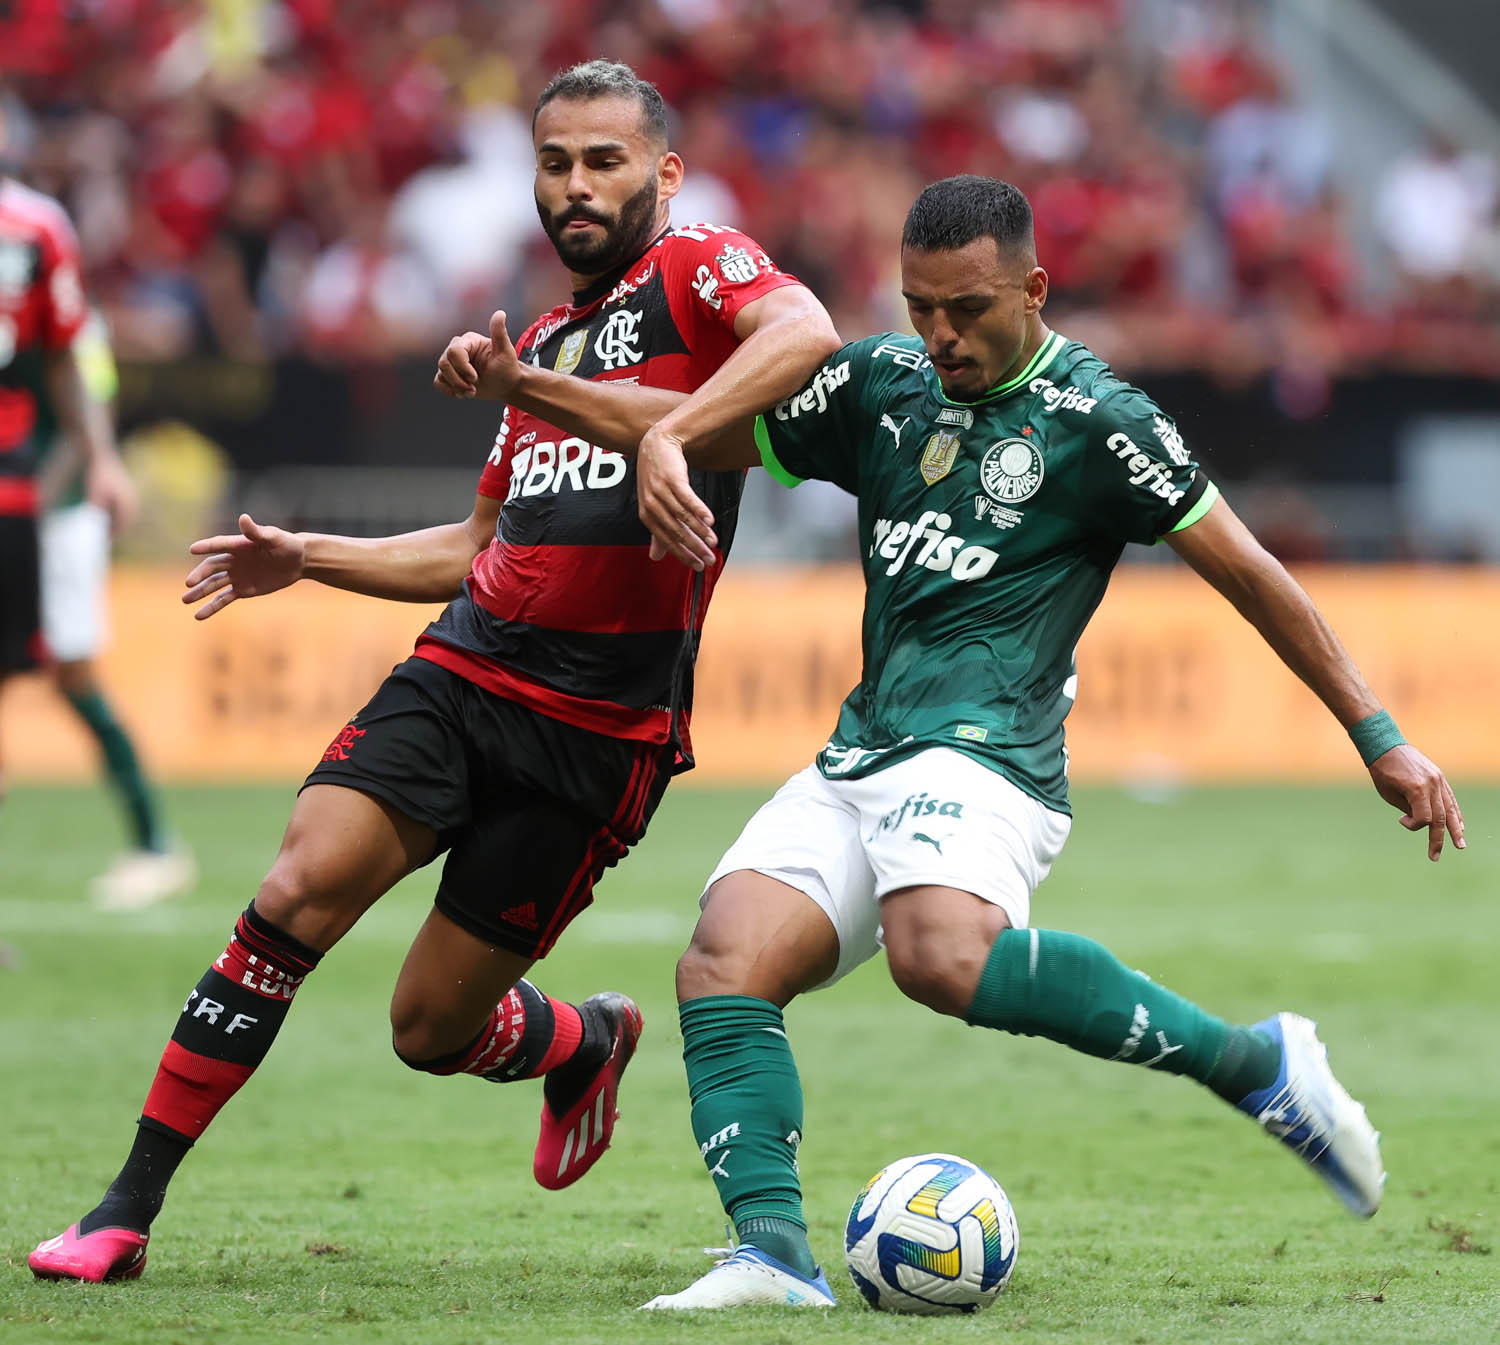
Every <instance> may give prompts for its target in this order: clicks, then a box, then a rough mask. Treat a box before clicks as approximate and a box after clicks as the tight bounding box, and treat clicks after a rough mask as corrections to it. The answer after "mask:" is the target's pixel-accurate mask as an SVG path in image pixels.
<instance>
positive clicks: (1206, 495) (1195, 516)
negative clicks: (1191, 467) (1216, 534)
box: [1167, 474, 1219, 533]
mask: <svg viewBox="0 0 1500 1345" xmlns="http://www.w3.org/2000/svg"><path fill="white" fill-rule="evenodd" d="M1198 480H1199V481H1201V482H1202V483H1203V486H1202V489H1201V490H1200V491H1199V492H1197V495H1198V498H1197V499H1196V500H1195V499H1193V498H1192V494H1193V492H1189V496H1188V508H1187V512H1186V513H1185V514H1183V516H1182V517H1181V518H1179V519H1178V520H1177V522H1175V523H1174V524H1172V526H1171V527H1170V528H1168V529H1167V532H1168V533H1173V532H1181V531H1182V530H1183V529H1184V528H1191V527H1192V526H1193V524H1194V523H1196V522H1197V521H1198V520H1199V519H1200V518H1202V517H1203V515H1204V514H1206V513H1208V511H1209V510H1210V509H1212V508H1213V507H1214V501H1215V500H1217V499H1218V498H1219V488H1218V487H1217V486H1216V485H1214V483H1213V482H1212V481H1210V480H1209V479H1208V478H1207V477H1206V476H1202V475H1201V474H1200V475H1199V477H1198Z"/></svg>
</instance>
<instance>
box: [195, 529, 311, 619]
mask: <svg viewBox="0 0 1500 1345" xmlns="http://www.w3.org/2000/svg"><path fill="white" fill-rule="evenodd" d="M188 550H189V551H190V552H192V554H193V555H195V556H202V557H203V559H202V560H200V561H199V562H198V564H196V565H195V566H193V568H192V569H191V570H189V571H188V576H187V578H186V579H185V580H184V581H183V582H184V583H185V584H186V585H187V586H188V587H187V592H186V593H184V594H183V595H182V600H183V602H185V603H187V604H188V605H189V606H191V605H192V604H193V603H195V602H199V603H202V606H201V607H199V608H198V610H197V611H196V612H194V613H193V616H194V618H195V619H196V620H198V621H206V620H207V619H208V618H209V617H211V616H212V615H213V614H214V613H215V612H220V611H223V609H224V608H226V607H228V606H229V604H230V603H232V602H233V601H234V600H235V599H236V598H258V597H260V596H261V595H262V594H266V593H275V592H276V590H277V589H279V588H285V587H286V586H287V585H288V584H295V583H296V582H297V580H299V579H301V578H302V572H303V563H304V560H305V554H306V552H305V547H304V545H303V541H302V538H301V537H300V536H299V535H298V534H297V533H295V532H286V531H284V530H283V529H281V528H271V527H263V526H262V525H261V524H259V523H257V522H256V521H255V520H254V519H253V518H251V517H250V515H249V514H241V515H240V531H239V535H238V536H236V535H233V534H231V535H229V536H227V537H205V538H203V539H202V540H201V541H197V542H194V543H193V544H192V546H190V547H188ZM205 598H207V599H208V601H207V602H203V599H205Z"/></svg>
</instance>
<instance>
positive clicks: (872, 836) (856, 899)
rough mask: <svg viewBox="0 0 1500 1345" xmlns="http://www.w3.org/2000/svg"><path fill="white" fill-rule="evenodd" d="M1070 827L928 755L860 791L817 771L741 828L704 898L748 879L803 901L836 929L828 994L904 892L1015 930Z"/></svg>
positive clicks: (871, 951)
mask: <svg viewBox="0 0 1500 1345" xmlns="http://www.w3.org/2000/svg"><path fill="white" fill-rule="evenodd" d="M1072 825H1073V819H1072V818H1070V817H1068V816H1067V815H1066V814H1065V813H1059V812H1054V811H1053V810H1052V809H1050V808H1048V807H1047V806H1046V805H1045V804H1042V803H1040V802H1038V801H1037V800H1036V799H1034V798H1032V797H1031V795H1030V794H1027V793H1025V792H1024V791H1023V790H1021V789H1018V788H1017V787H1016V786H1015V785H1013V784H1011V782H1010V781H1009V780H1007V779H1006V778H1005V777H1004V776H1003V775H1000V774H997V773H996V772H995V771H992V770H990V769H989V768H988V767H986V766H982V765H980V763H979V762H978V761H976V760H975V759H974V758H973V757H970V756H966V755H964V753H962V752H956V751H954V750H953V749H952V748H948V747H934V748H929V749H928V750H927V751H925V752H919V753H917V754H916V755H915V756H911V757H907V758H906V759H905V760H903V761H898V762H896V763H895V764H893V765H890V766H887V767H886V768H885V769H884V770H880V771H876V772H875V773H874V774H872V775H867V776H864V777H863V778H861V779H858V780H827V779H825V778H824V777H823V775H822V773H821V772H820V771H819V770H818V768H817V767H816V766H809V767H807V768H806V769H805V770H802V771H799V772H798V773H797V774H796V775H794V776H792V778H791V779H790V780H788V781H787V782H786V784H784V785H782V787H781V788H780V789H778V790H777V791H776V793H775V795H774V796H773V797H772V798H771V799H770V800H769V801H768V802H767V803H765V804H764V805H763V806H762V807H761V809H760V810H759V811H758V812H757V813H756V814H755V816H754V817H752V818H751V819H750V820H749V821H748V822H747V823H746V824H745V829H744V831H742V832H741V833H740V836H739V839H738V840H737V841H735V843H734V844H733V845H731V846H730V847H729V849H728V850H727V851H726V852H725V854H724V858H723V859H721V860H720V861H719V865H718V867H717V868H716V869H715V870H714V871H713V875H712V876H711V877H710V878H709V880H708V883H707V884H706V886H705V887H704V891H703V895H702V897H700V898H699V903H698V904H699V906H700V907H701V906H703V905H706V904H707V901H708V889H709V888H711V887H712V886H713V885H714V884H715V883H716V882H718V881H719V879H720V878H723V877H724V876H725V875H726V874H730V873H734V872H735V871H736V870H739V869H753V870H755V871H756V872H757V873H764V874H766V875H767V876H768V877H771V878H776V879H778V880H780V881H781V882H783V883H786V884H787V885H788V886H790V887H795V888H796V889H797V890H798V891H799V892H805V893H806V894H807V895H808V896H809V897H810V898H812V900H813V901H815V902H816V903H817V904H818V906H819V907H821V908H822V910H823V912H824V913H825V914H826V915H827V916H828V918H829V920H831V921H832V922H833V927H834V929H835V931H837V933H838V939H839V961H838V968H837V970H835V972H834V974H833V975H832V976H831V977H830V978H829V979H828V980H827V981H826V982H824V984H825V985H832V984H833V982H834V981H837V980H838V979H839V978H840V977H843V976H847V975H848V974H849V973H850V972H851V971H853V970H854V968H855V967H857V966H859V965H860V963H862V962H866V961H868V960H869V959H870V958H871V957H873V956H874V955H875V953H876V952H877V951H878V950H879V948H880V943H881V932H880V899H881V898H882V897H883V896H885V895H887V894H888V893H890V892H895V891H899V890H900V889H901V888H904V887H916V886H923V885H929V884H930V885H934V886H941V887H955V888H958V889H959V890H960V891H963V892H972V893H973V894H974V895H975V896H977V897H981V898H982V899H983V900H985V901H988V902H993V903H994V904H995V905H996V906H999V907H1000V908H1001V909H1002V910H1003V911H1004V912H1005V913H1006V915H1007V916H1008V917H1009V918H1010V923H1011V925H1012V926H1013V927H1014V928H1016V929H1025V928H1026V926H1027V924H1028V923H1029V921H1030V919H1031V894H1032V893H1033V892H1034V891H1035V890H1036V888H1037V885H1038V884H1039V883H1040V882H1041V881H1042V879H1043V878H1045V877H1046V876H1047V874H1048V873H1049V872H1050V871H1051V868H1052V864H1053V862H1054V861H1055V860H1056V859H1057V856H1058V855H1059V854H1060V853H1061V852H1062V848H1063V844H1064V842H1065V841H1066V840H1067V839H1068V832H1069V830H1070V828H1071V827H1072Z"/></svg>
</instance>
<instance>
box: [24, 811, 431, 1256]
mask: <svg viewBox="0 0 1500 1345" xmlns="http://www.w3.org/2000/svg"><path fill="white" fill-rule="evenodd" d="M435 845H436V837H435V835H434V833H433V832H432V830H431V829H430V828H428V827H425V826H423V825H422V824H420V823H418V822H414V821H412V820H411V819H410V818H408V817H405V816H403V815H402V814H401V813H399V812H397V811H396V810H395V809H394V808H392V807H390V806H389V805H388V804H385V803H382V802H380V801H379V800H377V799H374V798H372V797H370V796H369V795H367V794H363V793H360V792H359V791H357V790H352V789H345V788H342V787H339V786H336V785H312V786H309V787H308V788H306V789H304V790H303V791H302V793H301V794H300V795H299V796H298V798H297V802H296V805H295V806H294V807H293V809H292V817H291V821H290V822H289V823H288V825H287V829H286V835H285V836H284V838H283V839H282V843H281V851H280V853H279V854H278V855H277V856H276V861H275V863H274V864H272V866H271V871H270V872H269V873H268V874H267V875H266V877H265V880H264V881H263V882H262V883H261V885H260V890H259V891H258V892H257V893H256V896H255V900H254V902H253V903H252V904H251V906H250V907H249V908H248V909H247V910H246V911H245V912H244V914H242V915H241V916H240V918H239V922H238V923H237V925H236V926H235V931H234V934H233V936H232V937H231V939H230V941H229V946H228V947H227V948H226V949H225V950H224V952H223V953H222V954H221V955H220V956H219V957H218V958H217V959H216V960H215V961H214V963H213V964H212V965H211V966H210V967H209V969H208V971H207V972H205V973H204V975H203V978H202V979H201V980H200V981H199V982H198V984H197V986H196V987H194V989H193V990H192V991H191V992H190V993H189V995H188V998H187V1003H186V1004H185V1005H184V1006H183V1010H182V1013H181V1015H180V1016H179V1018H178V1020H177V1026H176V1028H175V1030H174V1031H173V1033H172V1039H171V1041H169V1042H168V1043H167V1048H166V1051H165V1052H164V1053H163V1055H162V1060H161V1065H160V1066H159V1067H158V1069H157V1073H156V1079H155V1082H153V1084H152V1085H151V1090H150V1092H149V1093H148V1094H147V1097H146V1103H145V1107H144V1108H143V1109H142V1114H141V1119H140V1122H139V1125H138V1127H137V1131H136V1138H135V1143H134V1145H133V1146H132V1148H131V1151H130V1156H129V1158H128V1159H127V1160H126V1163H125V1166H124V1167H123V1168H122V1169H121V1171H120V1175H119V1176H118V1177H117V1178H116V1179H115V1181H114V1182H113V1183H112V1184H111V1186H110V1188H109V1190H108V1191H107V1192H106V1194H105V1197H104V1199H103V1200H102V1201H101V1202H100V1203H99V1205H97V1206H96V1207H95V1208H94V1209H92V1210H90V1211H89V1213H88V1214H86V1215H84V1217H83V1218H82V1219H80V1220H79V1221H78V1223H76V1224H74V1225H72V1226H70V1227H69V1228H68V1229H67V1230H66V1231H65V1232H63V1233H61V1234H59V1235H58V1236H57V1237H55V1238H51V1239H49V1240H48V1241H46V1242H44V1243H42V1244H41V1246H39V1247H38V1248H37V1249H36V1250H35V1251H34V1252H32V1254H31V1256H30V1258H29V1264H30V1266H31V1268H32V1270H33V1271H34V1272H35V1273H36V1274H37V1275H39V1276H42V1277H45V1278H52V1279H80V1280H92V1281H100V1280H105V1279H117V1278H130V1277H133V1276H135V1275H138V1274H140V1272H141V1269H142V1268H143V1267H144V1264H145V1257H146V1242H147V1238H148V1236H149V1231H150V1227H151V1222H152V1220H154V1219H155V1218H156V1215H157V1213H158V1211H159V1210H160V1209H161V1205H162V1201H163V1200H164V1198H165V1196H166V1190H167V1184H168V1183H169V1182H170V1180H171V1178H172V1175H173V1174H174V1173H175V1172H176V1170H177V1166H178V1164H179V1163H181V1161H182V1159H183V1158H184V1157H185V1156H186V1154H187V1151H188V1149H189V1148H190V1147H191V1146H192V1144H193V1143H194V1142H195V1141H196V1140H197V1139H198V1137H199V1136H200V1135H201V1134H202V1133H203V1131H204V1130H205V1129H207V1127H208V1125H209V1123H210V1122H211V1121H212V1120H213V1118H214V1117H215V1116H216V1115H217V1114H218V1112H219V1110H220V1109H221V1108H222V1107H223V1106H224V1104H225V1103H226V1102H228V1101H229V1099H230V1098H231V1097H233V1096H234V1094H235V1093H236V1092H237V1091H238V1090H239V1089H240V1087H241V1086H242V1085H243V1084H244V1083H245V1081H246V1080H247V1079H248V1078H249V1077H250V1075H251V1074H252V1073H254V1071H255V1068H256V1067H257V1066H258V1065H259V1064H260V1062H261V1060H262V1059H263V1058H264V1057H265V1054H266V1052H267V1051H268V1050H269V1049H270V1046H271V1043H272V1041H273V1040H274V1039H275V1037H276V1034H277V1032H278V1031H279V1030H280V1027H281V1024H282V1022H283V1020H284V1019H285V1018H286V1014H287V1010H288V1009H289V1008H290V1007H291V1001H292V998H293V996H294V995H295V994H296V991H297V988H298V986H299V985H300V984H301V983H302V981H303V979H304V978H305V977H306V976H307V975H308V974H309V973H310V972H311V971H312V970H313V968H314V967H316V966H317V963H318V960H319V959H320V958H321V956H322V955H323V953H325V952H326V951H327V950H328V949H329V948H331V947H333V945H334V944H335V943H337V942H338V941H339V939H341V938H342V937H343V936H344V935H345V934H346V933H347V932H348V931H349V930H350V929H351V928H352V927H353V926H354V924H355V922H356V921H357V920H358V919H359V917H360V916H361V915H363V914H364V912H365V911H366V910H368V909H369V907H370V906H371V905H373V904H374V902H375V901H376V900H378V899H379V898H380V897H381V896H382V895H383V894H384V893H385V892H386V891H388V890H389V889H390V888H391V887H392V886H393V885H394V884H395V883H396V882H397V880H399V879H400V878H401V877H403V876H404V875H405V874H407V873H409V872H410V871H411V870H412V869H414V868H416V867H418V866H419V865H421V864H423V863H425V862H426V861H427V860H428V859H429V858H430V857H431V855H432V852H433V849H434V847H435Z"/></svg>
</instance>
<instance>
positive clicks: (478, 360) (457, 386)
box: [432, 309, 521, 402]
mask: <svg viewBox="0 0 1500 1345" xmlns="http://www.w3.org/2000/svg"><path fill="white" fill-rule="evenodd" d="M520 374H521V362H520V360H518V359H517V358H516V348H515V346H514V345H513V344H512V343H511V339H510V334H509V333H508V332H507V331H506V330H505V312H504V310H503V309H501V310H497V311H496V312H495V313H494V314H492V315H491V317H490V334H489V335H488V336H482V335H480V333H478V332H465V333H464V334H463V335H462V336H455V337H454V338H453V339H452V340H451V341H449V342H448V345H447V348H446V349H445V350H444V351H443V353H442V355H441V356H439V358H438V367H437V373H436V375H435V376H434V377H433V380H432V385H433V387H435V388H436V389H437V390H438V391H439V392H443V393H447V395H448V396H450V397H483V398H485V399H487V400H490V401H497V402H503V401H504V400H505V399H506V398H507V397H509V396H510V393H511V389H512V388H514V387H515V385H516V380H517V379H518V378H519V377H520Z"/></svg>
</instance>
